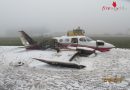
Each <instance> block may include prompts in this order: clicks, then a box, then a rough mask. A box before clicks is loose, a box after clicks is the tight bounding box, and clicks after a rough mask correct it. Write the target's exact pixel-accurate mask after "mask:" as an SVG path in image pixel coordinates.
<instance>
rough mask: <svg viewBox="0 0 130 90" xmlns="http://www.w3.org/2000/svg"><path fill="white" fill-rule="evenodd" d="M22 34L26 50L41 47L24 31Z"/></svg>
mask: <svg viewBox="0 0 130 90" xmlns="http://www.w3.org/2000/svg"><path fill="white" fill-rule="evenodd" d="M19 32H20V33H21V35H20V40H21V42H22V44H23V45H24V46H25V47H26V49H37V48H39V46H38V45H37V42H35V41H34V40H33V39H32V38H31V37H30V36H29V35H28V34H26V33H25V32H24V31H19Z"/></svg>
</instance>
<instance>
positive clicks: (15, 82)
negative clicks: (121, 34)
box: [0, 46, 130, 90]
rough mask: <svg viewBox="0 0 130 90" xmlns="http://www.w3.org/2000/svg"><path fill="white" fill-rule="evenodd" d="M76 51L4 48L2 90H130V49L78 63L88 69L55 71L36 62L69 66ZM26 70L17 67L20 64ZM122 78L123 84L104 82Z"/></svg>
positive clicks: (0, 53) (0, 75)
mask: <svg viewBox="0 0 130 90" xmlns="http://www.w3.org/2000/svg"><path fill="white" fill-rule="evenodd" d="M73 53H75V52H74V51H61V52H60V53H57V52H56V51H53V50H50V49H48V50H46V51H42V50H29V51H26V50H25V49H24V48H22V47H21V46H0V68H1V70H0V90H129V89H130V49H121V48H114V49H112V50H110V51H109V52H105V53H100V52H99V53H98V54H97V56H95V55H94V54H92V55H90V56H89V57H77V58H76V59H75V60H74V61H72V62H74V63H77V64H82V65H85V66H86V68H84V69H71V68H64V67H54V66H50V65H47V64H45V63H41V62H39V61H36V60H34V59H32V58H41V59H42V58H44V59H48V60H55V61H63V62H68V59H69V58H70V57H71V56H72V55H73ZM19 61H20V62H24V63H25V64H24V65H23V66H16V64H17V62H19ZM116 75H117V76H119V77H120V76H122V77H124V79H123V80H122V81H121V82H117V83H114V82H111V83H109V82H104V81H103V79H102V78H104V77H106V76H116Z"/></svg>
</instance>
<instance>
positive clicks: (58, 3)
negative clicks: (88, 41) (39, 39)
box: [0, 0, 130, 37]
mask: <svg viewBox="0 0 130 90" xmlns="http://www.w3.org/2000/svg"><path fill="white" fill-rule="evenodd" d="M115 1H117V6H121V7H124V8H125V9H124V10H120V11H112V10H111V11H102V7H103V6H111V4H112V2H113V0H0V37H3V36H15V35H16V36H18V32H17V31H20V30H25V31H28V32H34V33H33V34H39V35H42V34H44V33H49V32H51V33H53V32H63V31H68V30H71V29H73V28H76V27H77V26H80V27H81V28H82V29H84V30H86V32H87V33H88V34H103V33H127V32H129V31H130V1H129V0H115Z"/></svg>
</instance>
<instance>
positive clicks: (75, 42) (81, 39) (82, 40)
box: [53, 36, 115, 52]
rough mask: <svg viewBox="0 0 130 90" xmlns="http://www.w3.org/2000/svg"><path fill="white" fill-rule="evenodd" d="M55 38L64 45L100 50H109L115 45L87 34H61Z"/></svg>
mask: <svg viewBox="0 0 130 90" xmlns="http://www.w3.org/2000/svg"><path fill="white" fill-rule="evenodd" d="M53 39H55V40H56V41H57V42H58V43H60V44H61V45H63V46H64V47H68V46H73V47H77V46H79V47H87V48H93V49H96V50H99V51H101V52H105V51H109V50H110V49H112V48H114V47H115V46H114V45H112V44H110V43H107V42H105V41H103V40H93V39H91V38H89V37H86V36H61V37H54V38H53Z"/></svg>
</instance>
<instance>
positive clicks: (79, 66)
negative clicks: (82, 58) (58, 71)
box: [33, 58, 86, 69]
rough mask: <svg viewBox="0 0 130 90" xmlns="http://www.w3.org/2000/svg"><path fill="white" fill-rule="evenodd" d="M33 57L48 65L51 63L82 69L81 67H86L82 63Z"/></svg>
mask: <svg viewBox="0 0 130 90" xmlns="http://www.w3.org/2000/svg"><path fill="white" fill-rule="evenodd" d="M33 59H35V60H38V61H41V62H44V63H47V64H49V65H53V66H60V67H68V68H76V69H83V68H85V67H86V66H84V65H78V64H75V63H69V62H59V61H50V60H45V59H38V58H33Z"/></svg>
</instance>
